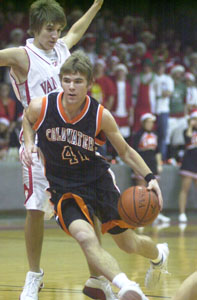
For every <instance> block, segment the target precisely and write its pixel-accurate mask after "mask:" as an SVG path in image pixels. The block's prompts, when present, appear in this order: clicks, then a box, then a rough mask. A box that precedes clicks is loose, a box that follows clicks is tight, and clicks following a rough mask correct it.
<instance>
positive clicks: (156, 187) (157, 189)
mask: <svg viewBox="0 0 197 300" xmlns="http://www.w3.org/2000/svg"><path fill="white" fill-rule="evenodd" d="M147 189H148V190H153V191H154V192H155V193H156V194H157V196H158V199H159V207H160V211H161V210H162V208H163V197H162V194H161V190H160V187H159V184H158V182H157V180H156V179H152V180H151V181H149V183H148V186H147Z"/></svg>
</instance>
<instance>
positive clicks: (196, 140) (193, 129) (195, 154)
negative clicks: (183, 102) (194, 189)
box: [179, 110, 197, 222]
mask: <svg viewBox="0 0 197 300" xmlns="http://www.w3.org/2000/svg"><path fill="white" fill-rule="evenodd" d="M184 138H185V154H184V157H183V162H182V165H181V169H180V174H181V189H180V194H179V222H187V216H186V214H185V210H186V203H187V197H188V194H189V190H190V187H191V184H192V181H194V183H195V184H196V185H197V159H196V158H197V110H195V111H193V112H192V113H191V114H190V116H189V120H188V127H187V129H185V131H184Z"/></svg>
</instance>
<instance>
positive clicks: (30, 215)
mask: <svg viewBox="0 0 197 300" xmlns="http://www.w3.org/2000/svg"><path fill="white" fill-rule="evenodd" d="M43 235H44V212H43V211H38V210H27V215H26V222H25V242H26V250H27V257H28V262H29V270H30V271H31V272H36V273H39V272H40V257H41V252H42V243H43Z"/></svg>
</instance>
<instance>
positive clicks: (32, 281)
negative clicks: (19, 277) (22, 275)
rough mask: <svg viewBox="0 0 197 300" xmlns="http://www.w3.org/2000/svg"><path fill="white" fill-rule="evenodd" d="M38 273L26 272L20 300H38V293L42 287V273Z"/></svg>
mask: <svg viewBox="0 0 197 300" xmlns="http://www.w3.org/2000/svg"><path fill="white" fill-rule="evenodd" d="M40 271H41V272H40V273H35V272H28V273H27V276H26V280H25V285H24V287H23V291H22V293H21V295H20V298H19V299H20V300H38V293H39V292H40V290H41V289H42V288H43V287H44V284H43V282H42V279H43V276H44V272H43V270H40Z"/></svg>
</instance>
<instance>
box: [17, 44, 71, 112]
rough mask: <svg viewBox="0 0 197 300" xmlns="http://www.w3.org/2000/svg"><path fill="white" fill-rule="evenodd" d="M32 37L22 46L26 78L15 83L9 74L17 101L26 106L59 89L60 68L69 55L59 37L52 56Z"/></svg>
mask: <svg viewBox="0 0 197 300" xmlns="http://www.w3.org/2000/svg"><path fill="white" fill-rule="evenodd" d="M33 41H34V39H28V40H27V41H26V45H25V46H24V47H23V48H24V49H25V51H26V53H27V55H28V59H29V71H28V75H27V80H26V81H25V82H24V83H21V84H17V83H16V81H15V79H14V78H13V77H12V76H11V81H12V85H13V88H14V91H15V93H16V96H17V98H18V99H19V101H21V102H22V104H23V106H24V107H25V108H26V107H27V106H28V105H29V102H30V101H31V100H32V99H34V98H37V97H42V96H44V95H46V94H48V93H50V92H52V91H57V92H59V91H61V84H60V79H59V72H60V68H61V66H62V65H63V63H64V62H65V60H66V59H67V58H68V57H69V56H70V52H69V50H68V48H67V46H66V45H65V43H64V42H63V41H62V40H61V39H59V40H58V41H57V43H56V45H55V47H54V49H53V50H51V51H53V52H54V55H53V57H50V56H52V55H51V53H49V51H44V50H41V49H39V48H37V47H36V46H34V44H33Z"/></svg>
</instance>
